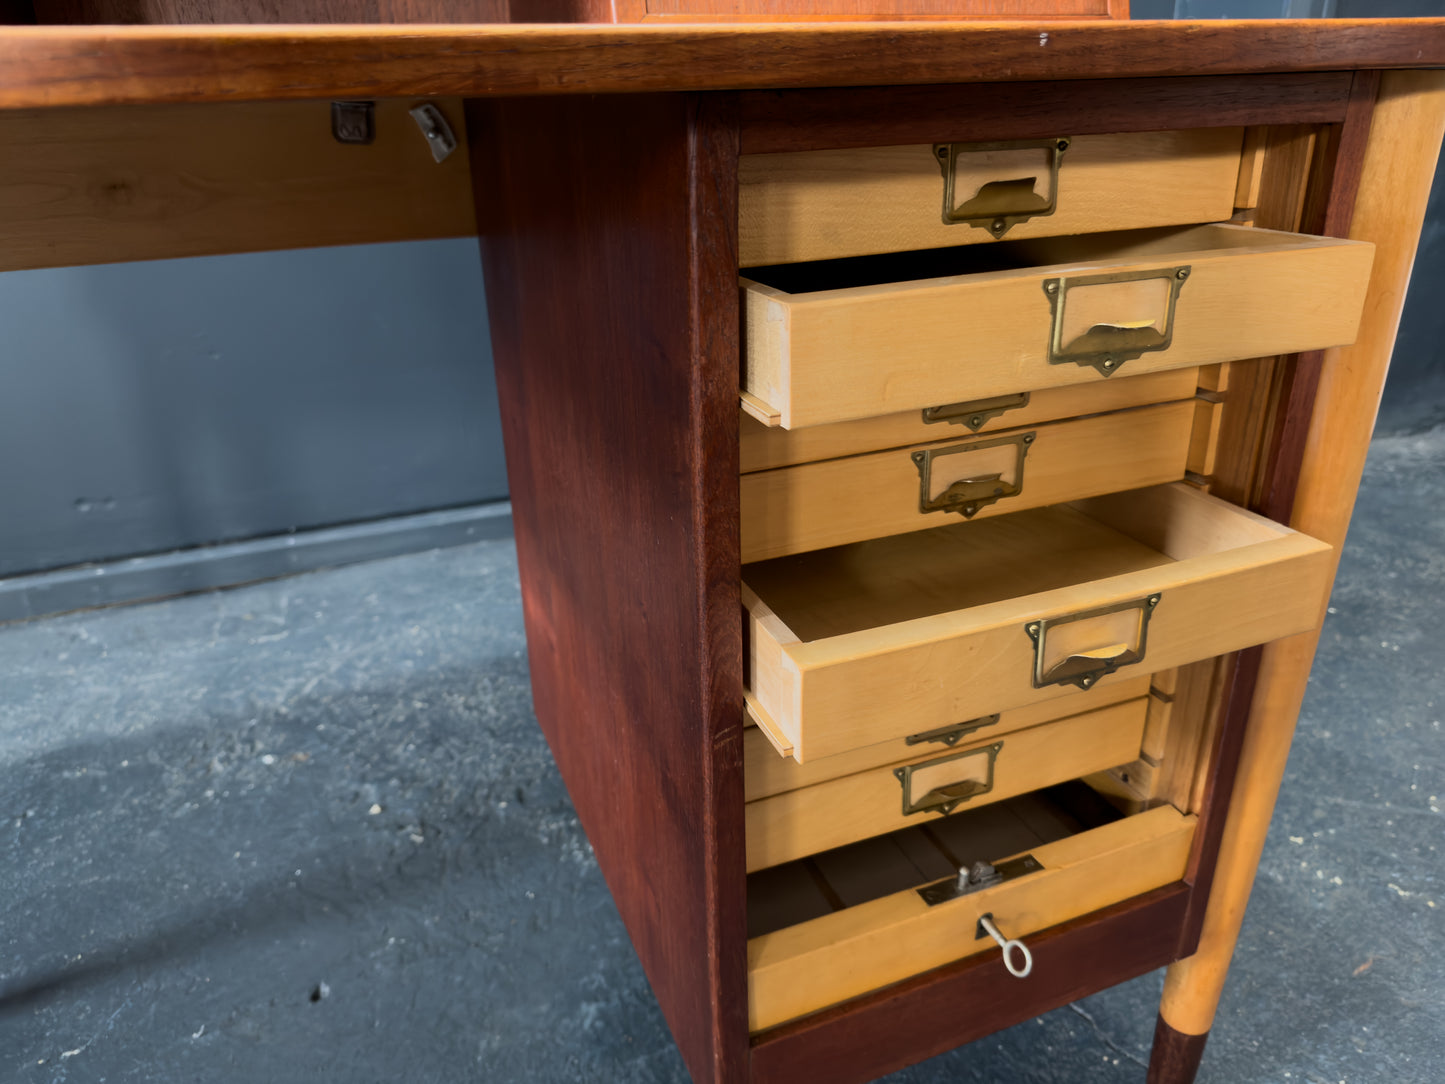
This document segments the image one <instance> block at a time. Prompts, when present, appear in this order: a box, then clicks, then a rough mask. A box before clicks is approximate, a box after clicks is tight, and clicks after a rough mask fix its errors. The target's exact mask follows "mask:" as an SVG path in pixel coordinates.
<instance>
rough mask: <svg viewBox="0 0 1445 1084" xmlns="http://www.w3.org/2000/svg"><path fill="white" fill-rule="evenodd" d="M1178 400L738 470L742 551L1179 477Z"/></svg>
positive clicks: (807, 543) (896, 529)
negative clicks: (920, 444) (867, 452)
mask: <svg viewBox="0 0 1445 1084" xmlns="http://www.w3.org/2000/svg"><path fill="white" fill-rule="evenodd" d="M1193 419H1194V403H1193V401H1192V400H1183V401H1180V402H1175V403H1160V404H1157V405H1155V406H1150V407H1141V408H1139V409H1136V410H1126V411H1118V412H1115V413H1113V414H1100V415H1096V416H1094V417H1091V418H1079V419H1076V420H1073V421H1066V422H1055V423H1053V424H1051V425H1041V426H1038V427H1037V428H1035V429H1028V430H1024V429H1016V430H1010V431H1009V432H1007V433H1004V434H1001V435H996V436H980V437H971V438H966V439H962V440H953V441H947V442H940V443H935V444H931V445H927V446H923V447H914V448H894V449H890V450H888V451H884V452H877V453H874V454H872V455H855V456H848V457H845V458H841V459H831V460H825V461H823V462H820V463H805V464H801V465H799V466H795V467H785V468H782V469H780V470H772V471H761V472H758V473H754V474H745V475H743V476H742V480H741V487H742V501H741V522H742V560H743V563H744V564H747V563H748V562H751V561H763V560H767V559H769V558H773V557H782V556H784V555H786V554H790V553H802V552H804V551H806V550H815V549H822V548H824V547H826V546H839V545H843V544H845V543H848V542H859V541H862V540H864V539H868V538H880V537H882V536H884V535H892V534H900V533H903V532H905V531H921V530H926V529H928V528H930V527H937V526H939V525H940V524H942V523H944V522H949V521H951V520H952V519H953V518H954V517H955V516H956V515H963V516H965V517H967V518H986V517H988V516H992V515H999V514H1003V513H1008V512H1017V511H1019V510H1021V509H1025V508H1038V507H1041V506H1043V505H1048V504H1056V503H1058V502H1059V501H1066V500H1075V499H1079V498H1083V497H1094V496H1098V495H1099V494H1101V493H1111V492H1118V491H1121V490H1126V489H1138V488H1140V487H1141V486H1149V485H1157V484H1160V483H1164V482H1173V481H1177V480H1179V479H1181V478H1183V477H1184V468H1185V461H1186V459H1187V457H1188V453H1189V445H1190V435H1191V425H1192V422H1193Z"/></svg>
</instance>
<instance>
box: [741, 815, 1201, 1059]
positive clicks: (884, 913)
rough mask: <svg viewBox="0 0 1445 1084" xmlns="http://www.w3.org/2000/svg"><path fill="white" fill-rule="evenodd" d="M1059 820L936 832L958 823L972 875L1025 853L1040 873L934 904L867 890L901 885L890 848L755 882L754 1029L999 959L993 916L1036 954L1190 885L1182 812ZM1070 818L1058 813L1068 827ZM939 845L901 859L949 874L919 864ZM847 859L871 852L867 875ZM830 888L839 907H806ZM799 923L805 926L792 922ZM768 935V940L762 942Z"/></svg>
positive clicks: (1039, 957)
mask: <svg viewBox="0 0 1445 1084" xmlns="http://www.w3.org/2000/svg"><path fill="white" fill-rule="evenodd" d="M1030 803H1032V804H1030ZM1011 807H1013V808H1011ZM1051 819H1054V818H1053V815H1051V813H1050V811H1049V810H1048V809H1047V808H1043V807H1042V799H1041V798H1040V797H1038V796H1033V795H1030V796H1027V797H1026V798H1024V799H1015V800H1013V801H1012V802H1010V803H1000V804H999V805H995V806H990V807H987V808H984V809H979V810H975V811H972V812H969V813H962V814H956V815H954V816H952V817H947V818H944V819H943V820H942V821H935V822H934V824H935V825H936V828H935V829H931V830H930V832H931V833H932V834H936V835H938V836H943V835H944V830H945V829H947V828H949V827H953V826H952V825H951V822H958V824H957V826H956V830H955V831H954V832H953V833H952V834H951V836H950V837H948V838H947V840H946V842H947V844H948V846H949V850H950V852H951V855H950V857H951V858H952V859H954V860H955V861H956V862H957V863H958V864H961V865H963V866H965V867H967V866H969V865H971V864H972V863H973V862H974V861H977V860H979V859H982V860H985V861H988V862H991V863H994V864H995V865H997V866H999V867H1002V868H1008V867H1009V865H1010V863H1009V861H1008V860H1009V859H1010V858H1020V857H1022V856H1023V855H1025V854H1026V855H1027V856H1028V857H1029V858H1030V859H1032V862H1031V863H1030V864H1029V865H1028V868H1029V869H1030V870H1031V871H1030V872H1025V873H1022V874H1021V875H1019V876H1016V877H1014V878H1013V879H1010V880H1005V881H1003V882H1002V883H1000V884H997V885H994V886H993V887H987V888H982V889H979V890H977V891H975V892H971V893H969V894H966V895H962V896H957V897H956V898H951V899H946V900H944V901H943V902H938V903H933V904H930V903H929V902H928V901H927V900H926V899H925V897H924V895H923V894H922V893H921V892H920V891H919V888H918V887H915V886H914V883H912V882H909V881H907V879H903V880H904V881H905V883H904V884H899V885H897V886H896V887H895V889H894V890H892V891H890V892H888V893H887V894H884V895H873V894H872V893H871V892H869V891H867V887H868V886H867V884H866V878H867V877H868V876H871V877H872V878H873V880H874V881H875V882H878V881H880V880H884V879H889V875H890V874H895V873H896V870H894V869H890V868H886V867H885V866H883V865H880V864H878V862H877V860H878V858H879V857H881V854H880V852H881V850H882V847H883V846H885V845H886V843H885V841H877V842H878V844H879V845H874V842H873V841H870V842H869V843H866V844H854V845H853V848H851V849H845V851H843V852H832V853H831V854H830V855H825V856H819V857H818V858H817V859H808V860H806V861H805V863H796V864H789V865H785V866H779V867H775V868H772V869H767V870H763V871H761V872H760V873H756V874H753V875H752V876H750V877H749V878H748V888H749V908H748V911H749V914H748V918H749V932H750V934H752V936H750V938H749V940H748V1024H749V1029H750V1030H751V1031H753V1032H758V1031H762V1030H765V1029H767V1028H771V1027H775V1026H776V1025H778V1024H782V1023H785V1022H787V1021H789V1020H794V1019H797V1018H798V1017H801V1016H806V1015H808V1014H809V1013H813V1012H817V1011H818V1010H820V1009H824V1008H827V1007H828V1006H830V1005H836V1004H838V1003H840V1002H843V1001H847V1000H848V999H850V998H854V997H858V996H860V995H862V994H866V993H868V992H870V991H872V990H877V989H879V988H881V987H884V986H887V985H889V984H891V983H895V982H899V981H901V980H903V979H906V978H909V977H910V976H913V975H917V974H920V973H922V972H924V971H927V970H929V969H931V968H935V967H941V966H942V965H944V964H947V963H951V962H953V961H955V960H960V959H963V958H965V957H968V956H972V955H975V954H978V953H985V952H987V953H997V952H998V951H999V949H998V947H997V946H996V945H995V944H994V942H992V941H991V940H989V939H988V938H987V937H983V936H980V932H979V918H980V917H981V916H983V915H990V916H992V918H993V921H994V922H995V923H996V925H997V926H998V928H999V929H1000V930H1001V931H1002V932H1003V933H1004V935H1005V936H1008V937H1015V938H1020V939H1023V940H1024V941H1025V943H1027V942H1028V939H1029V938H1030V936H1031V935H1033V934H1036V933H1039V932H1041V931H1043V930H1046V929H1048V928H1050V927H1053V926H1058V925H1060V924H1062V923H1065V922H1069V921H1071V920H1073V919H1077V918H1081V917H1083V916H1085V915H1088V914H1090V913H1091V912H1094V911H1098V910H1101V909H1103V908H1105V907H1110V906H1113V905H1114V904H1117V903H1122V902H1123V901H1125V900H1127V899H1130V898H1131V897H1134V896H1138V895H1141V894H1143V893H1145V892H1150V891H1153V890H1154V889H1156V888H1162V887H1164V886H1165V885H1168V884H1173V883H1174V882H1176V881H1179V880H1181V879H1182V878H1183V876H1184V871H1185V866H1186V864H1187V862H1188V858H1189V848H1190V844H1191V842H1192V840H1193V835H1194V829H1195V818H1194V817H1192V816H1185V815H1182V814H1180V813H1179V812H1178V811H1177V810H1175V809H1174V808H1173V807H1172V806H1159V807H1157V808H1155V809H1150V810H1148V811H1146V812H1142V813H1139V814H1136V815H1134V816H1131V817H1126V818H1123V819H1119V820H1114V821H1111V822H1108V823H1104V824H1101V825H1099V826H1097V827H1087V826H1083V827H1082V830H1078V828H1079V827H1080V826H1076V830H1073V831H1069V830H1068V829H1062V830H1061V829H1060V827H1055V826H1053V825H1050V824H1048V823H1046V822H1048V821H1049V820H1051ZM1067 819H1068V818H1067V815H1066V814H1058V815H1057V820H1058V821H1059V822H1060V823H1062V822H1063V821H1064V820H1067ZM926 846H927V843H926V841H921V840H918V839H916V838H915V839H913V840H908V841H905V842H902V843H901V845H900V846H899V847H898V848H896V849H897V850H899V851H900V862H906V863H909V864H915V863H916V865H914V868H915V869H916V870H932V876H933V877H944V876H947V874H946V872H945V870H946V868H947V866H948V864H949V863H948V862H945V861H937V862H930V861H929V860H928V858H927V856H925V855H921V854H919V850H920V849H921V848H923V847H926ZM847 850H853V851H855V852H864V853H859V854H858V859H859V860H860V861H861V862H862V863H864V864H865V869H864V870H859V869H857V868H855V869H852V870H849V869H840V868H839V867H840V866H842V865H843V863H842V862H841V861H840V858H841V856H842V855H844V854H846V853H847ZM1021 865H1022V863H1018V864H1016V865H1015V866H1014V868H1015V869H1017V868H1019V866H1021ZM800 867H806V868H800ZM794 871H797V872H794ZM891 879H892V880H893V881H895V882H897V881H899V880H900V878H899V877H897V876H893V877H892V878H891ZM819 880H822V881H824V882H825V883H826V884H827V885H828V887H829V889H830V892H829V893H828V894H827V898H815V899H812V900H810V899H808V898H806V894H807V893H808V892H809V891H810V890H811V891H812V892H814V893H819V895H820V896H821V895H822V894H821V893H820V892H819V889H818V888H817V887H815V883H816V882H817V881H819ZM913 880H914V882H916V881H918V880H920V879H919V878H917V877H916V876H915V878H914V879H913ZM951 880H952V878H949V879H948V881H943V882H935V884H938V883H942V884H947V883H948V882H949V881H951ZM860 881H862V882H865V883H861V884H860ZM770 894H781V895H783V896H785V897H786V896H787V895H789V894H791V895H792V897H793V898H791V899H788V898H782V899H769V898H768V896H769V895H770ZM870 896H871V898H869V897H870ZM855 898H856V899H859V902H852V901H853V899H855ZM935 898H937V897H936V896H935ZM840 902H841V903H843V904H845V905H846V906H842V907H838V904H839V903H840ZM790 912H791V914H790ZM799 915H801V916H806V917H805V920H803V921H796V922H792V923H791V924H788V925H781V924H780V922H779V920H780V919H781V920H782V921H787V919H788V918H790V917H794V918H796V917H798V916H799ZM769 920H771V921H769ZM759 927H761V928H762V929H764V930H765V931H766V932H756V931H757V930H758V928H759ZM1046 953H1047V950H1046V949H1045V948H1040V949H1038V950H1037V951H1036V953H1035V957H1036V959H1035V962H1034V966H1035V967H1036V968H1047V967H1051V966H1053V967H1057V966H1059V963H1058V961H1054V960H1051V959H1049V957H1048V956H1047V955H1046ZM1009 981H1014V980H1009ZM1021 981H1025V982H1026V981H1028V980H1027V979H1024V980H1021Z"/></svg>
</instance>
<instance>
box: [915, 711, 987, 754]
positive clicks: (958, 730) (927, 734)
mask: <svg viewBox="0 0 1445 1084" xmlns="http://www.w3.org/2000/svg"><path fill="white" fill-rule="evenodd" d="M998 720H999V716H998V713H997V712H995V713H994V714H992V715H984V716H981V717H980V718H977V719H969V720H967V721H966V722H962V723H954V724H952V725H951V726H941V727H939V728H938V729H937V730H925V731H923V732H922V733H921V734H910V735H908V737H906V738H904V739H903V744H904V745H923V744H925V743H928V742H942V743H943V744H944V745H946V746H948V747H949V748H952V747H953V746H955V745H957V744H958V743H959V742H960V741H962V740H963V739H964V738H966V737H968V735H970V734H972V733H973V732H974V731H977V730H982V729H983V728H984V727H986V726H995V725H996V724H997V723H998Z"/></svg>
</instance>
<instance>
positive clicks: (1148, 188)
mask: <svg viewBox="0 0 1445 1084" xmlns="http://www.w3.org/2000/svg"><path fill="white" fill-rule="evenodd" d="M1058 134H1059V135H1061V136H1065V135H1069V134H1070V133H1068V132H1059V133H1058ZM1242 138H1243V132H1242V130H1241V129H1239V128H1197V129H1193V130H1190V131H1185V132H1127V133H1123V134H1119V135H1082V136H1077V137H1075V138H1074V139H1073V142H1072V144H1071V145H1070V147H1069V149H1068V152H1067V153H1066V154H1065V155H1064V157H1063V162H1062V165H1061V166H1060V169H1059V191H1058V197H1057V209H1056V210H1055V211H1054V213H1053V214H1051V215H1044V216H1041V217H1038V218H1031V219H1029V220H1028V221H1026V222H1021V223H1019V224H1017V225H1015V226H1013V227H1012V228H1011V229H1010V230H1009V231H1008V234H1007V238H1008V239H1009V240H1013V241H1016V240H1020V239H1023V238H1029V237H1052V236H1055V235H1058V234H1078V233H1098V232H1101V231H1105V230H1121V229H1137V228H1140V227H1146V226H1168V225H1176V224H1182V223H1192V222H1212V221H1216V220H1219V219H1225V218H1228V217H1229V216H1230V214H1231V213H1232V211H1233V204H1234V187H1235V179H1236V176H1237V173H1238V170H1239V149H1240V143H1241V140H1242ZM957 177H958V181H957V183H958V184H960V185H964V184H965V183H966V179H967V177H968V162H967V159H966V158H961V159H960V164H959V167H958V174H957ZM984 179H993V178H992V176H991V175H990V176H988V177H985V178H984ZM738 183H739V186H740V187H739V191H738V201H739V202H738V248H739V252H738V259H739V261H740V263H741V265H742V266H743V267H757V266H762V265H764V264H779V263H796V262H798V261H800V260H830V259H836V258H839V257H845V256H861V255H865V254H867V253H876V252H905V251H909V250H912V249H922V248H941V247H944V246H952V245H973V244H982V243H991V242H992V241H993V240H994V238H993V235H992V234H990V233H989V231H988V230H986V229H983V228H980V227H975V226H971V225H968V224H953V225H950V224H947V223H945V222H944V221H943V214H942V212H943V176H942V171H941V170H940V168H939V164H938V159H937V158H936V157H935V155H934V153H933V147H932V145H931V144H928V143H919V144H910V145H905V146H898V147H867V148H854V149H849V150H836V151H832V150H827V151H796V152H782V153H777V154H746V155H743V157H742V158H741V159H740V160H739V162H738ZM959 202H963V201H962V199H960V200H959Z"/></svg>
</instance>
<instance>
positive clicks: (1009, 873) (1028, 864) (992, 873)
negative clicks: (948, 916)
mask: <svg viewBox="0 0 1445 1084" xmlns="http://www.w3.org/2000/svg"><path fill="white" fill-rule="evenodd" d="M979 866H983V867H985V868H986V872H984V871H983V870H980V869H979ZM1043 868H1044V867H1043V863H1041V862H1040V861H1039V860H1038V859H1037V858H1035V857H1034V856H1033V855H1031V854H1021V855H1019V856H1018V857H1017V858H1010V859H1008V860H1007V861H1004V862H996V863H992V864H990V863H987V862H981V863H977V864H975V865H974V866H973V867H971V868H970V869H964V870H959V872H958V876H957V877H948V878H946V879H944V880H942V881H934V882H932V883H931V884H926V885H924V886H923V887H922V888H920V889H918V890H917V891H918V895H919V896H921V897H922V899H923V902H924V903H926V904H928V906H930V907H937V906H938V905H939V904H940V903H947V902H948V901H949V900H956V899H958V898H959V897H960V896H969V895H972V894H973V893H975V892H980V891H982V890H983V889H985V888H993V887H994V886H995V885H1001V884H1003V883H1004V882H1005V881H1012V880H1013V879H1014V878H1015V877H1022V876H1024V875H1025V874H1028V873H1039V872H1041V871H1042V870H1043ZM980 874H983V875H980Z"/></svg>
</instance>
